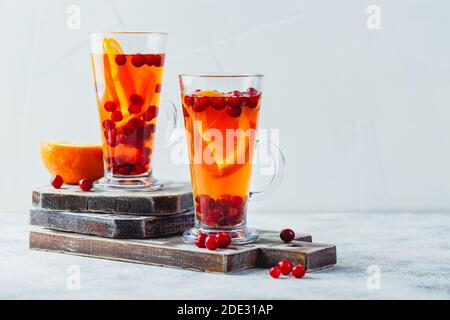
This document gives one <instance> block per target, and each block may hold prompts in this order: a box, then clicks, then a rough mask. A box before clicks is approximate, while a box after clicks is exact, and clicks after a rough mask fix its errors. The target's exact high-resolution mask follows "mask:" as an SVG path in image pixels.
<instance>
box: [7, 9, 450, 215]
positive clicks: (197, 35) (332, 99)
mask: <svg viewBox="0 0 450 320" xmlns="http://www.w3.org/2000/svg"><path fill="white" fill-rule="evenodd" d="M73 4H75V5H77V6H79V8H80V10H81V24H80V27H81V28H80V29H79V30H78V29H75V30H70V29H68V28H67V25H66V23H67V19H68V17H69V16H70V14H68V13H67V11H66V10H67V8H68V7H69V6H70V5H73ZM372 4H375V5H378V6H379V7H380V9H381V29H379V30H370V29H368V28H367V27H366V21H367V19H368V14H367V12H366V10H367V7H368V6H369V5H372ZM0 30H1V35H2V36H1V38H0V39H1V41H2V50H1V51H0V70H1V73H0V88H1V89H0V90H1V91H0V93H1V95H0V97H1V104H0V108H1V112H2V117H1V122H2V123H1V125H0V148H1V149H0V150H1V157H0V168H1V171H0V175H1V176H0V200H1V201H0V210H24V209H25V208H28V207H29V204H30V190H31V189H32V188H33V187H34V186H36V185H40V184H44V183H47V182H48V179H49V175H48V174H47V173H46V171H45V170H44V169H43V167H42V165H41V162H40V159H39V149H38V144H39V141H41V140H44V139H52V140H69V141H75V142H90V143H96V142H99V141H100V131H99V128H98V114H97V106H96V102H95V98H94V89H93V81H92V75H91V66H90V61H89V48H88V41H87V37H88V33H89V32H93V31H110V30H127V31H137V30H148V31H167V32H169V34H170V40H169V48H168V57H167V68H166V73H165V81H164V85H163V92H164V94H165V95H167V96H168V97H170V98H172V99H173V100H175V101H176V102H177V103H179V89H178V82H177V74H178V73H180V72H219V71H225V72H234V71H236V72H259V73H264V74H265V76H266V79H265V86H264V100H263V106H262V114H261V123H260V126H261V127H262V128H275V129H280V143H281V148H282V149H283V150H284V152H285V155H286V159H287V171H286V179H285V182H284V184H283V185H282V187H281V188H280V189H279V190H278V191H277V192H276V193H275V194H274V195H273V196H272V197H271V198H270V199H269V200H267V201H266V202H264V203H254V204H252V208H254V209H260V210H261V209H264V210H272V211H274V210H275V211H276V210H285V211H296V212H299V211H327V212H330V211H385V210H386V211H390V210H393V211H439V210H448V209H450V197H449V194H450V139H449V137H450V126H449V125H448V121H449V116H450V111H449V102H450V90H449V89H448V88H449V86H450V72H449V71H450V45H449V41H448V31H449V30H450V2H448V1H444V0H439V1H438V0H434V1H429V0H428V1H426V0H423V1H413V0H408V1H406V0H396V1H392V0H390V1H380V0H377V1H365V0H339V1H336V0H328V1H323V0H322V1H319V0H304V1H301V0H298V1H294V0H283V1H273V0H246V1H242V0H227V1H212V0H211V1H207V0H185V1H174V0H172V1H167V0H160V1H144V0H141V1H137V0H126V1H125V0H123V1H120V0H110V1H106V0H96V1H75V0H72V1H61V0H39V1H31V0H29V1H24V0H19V1H18V0H14V1H13V0H4V1H0ZM169 160H170V158H169V156H168V150H163V148H160V151H159V156H158V159H157V163H156V169H155V170H156V171H157V176H159V177H164V178H171V179H178V180H180V179H185V180H187V179H188V178H189V176H188V171H187V168H186V166H181V165H178V166H177V165H174V164H172V163H171V162H170V161H169ZM255 174H256V172H255ZM255 181H257V180H255Z"/></svg>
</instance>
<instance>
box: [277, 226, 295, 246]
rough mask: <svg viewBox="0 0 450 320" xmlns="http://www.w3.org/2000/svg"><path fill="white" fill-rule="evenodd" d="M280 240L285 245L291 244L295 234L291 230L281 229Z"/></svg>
mask: <svg viewBox="0 0 450 320" xmlns="http://www.w3.org/2000/svg"><path fill="white" fill-rule="evenodd" d="M280 238H281V240H283V241H284V242H286V243H289V242H291V241H292V240H294V238H295V233H294V231H293V230H292V229H283V230H281V232H280Z"/></svg>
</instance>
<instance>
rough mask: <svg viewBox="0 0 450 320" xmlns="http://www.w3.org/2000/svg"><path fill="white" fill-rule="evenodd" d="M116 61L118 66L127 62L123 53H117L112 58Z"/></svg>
mask: <svg viewBox="0 0 450 320" xmlns="http://www.w3.org/2000/svg"><path fill="white" fill-rule="evenodd" d="M114 60H115V61H116V64H117V65H119V66H123V65H124V64H125V63H127V57H126V56H125V55H124V54H118V55H116V57H115V58H114Z"/></svg>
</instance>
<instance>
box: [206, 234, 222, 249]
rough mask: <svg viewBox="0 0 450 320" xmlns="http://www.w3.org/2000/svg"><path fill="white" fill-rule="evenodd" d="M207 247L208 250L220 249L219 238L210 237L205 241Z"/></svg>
mask: <svg viewBox="0 0 450 320" xmlns="http://www.w3.org/2000/svg"><path fill="white" fill-rule="evenodd" d="M205 247H206V248H207V249H208V250H216V249H217V248H218V247H219V244H218V243H217V238H216V236H215V235H212V234H211V235H209V236H207V237H206V239H205Z"/></svg>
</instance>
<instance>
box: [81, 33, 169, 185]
mask: <svg viewBox="0 0 450 320" xmlns="http://www.w3.org/2000/svg"><path fill="white" fill-rule="evenodd" d="M166 40H167V34H166V33H157V32H106V33H93V34H91V35H90V44H91V59H92V66H93V72H94V81H95V90H96V95H97V102H98V109H99V114H100V126H101V132H102V146H103V158H104V159H103V160H104V168H105V174H104V177H103V178H102V179H100V180H99V181H97V182H96V183H95V187H96V188H97V189H100V190H123V189H127V190H144V191H146V190H156V189H159V188H161V187H162V186H163V184H162V182H161V181H157V180H155V179H154V178H153V176H152V169H151V159H152V155H153V154H154V136H155V129H156V121H157V118H158V113H159V105H160V99H161V85H162V78H163V71H164V60H165V47H166ZM169 102H170V101H169ZM168 106H169V109H168V110H169V114H170V117H171V121H170V125H171V126H170V125H169V128H170V129H172V130H173V129H175V128H176V127H177V126H178V125H177V117H176V109H175V107H174V106H173V104H171V103H168ZM166 110H167V108H166Z"/></svg>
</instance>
